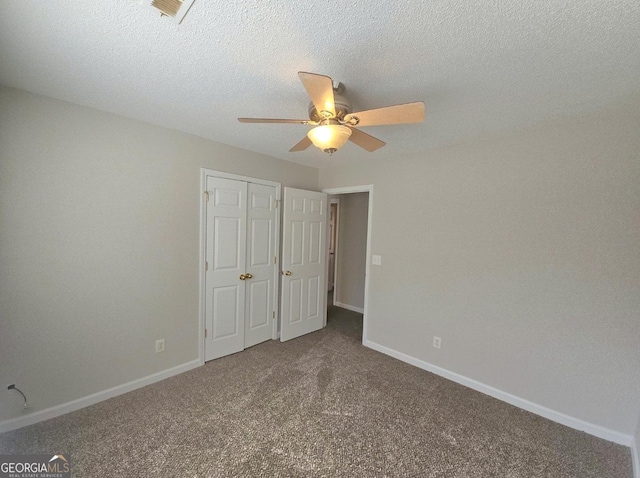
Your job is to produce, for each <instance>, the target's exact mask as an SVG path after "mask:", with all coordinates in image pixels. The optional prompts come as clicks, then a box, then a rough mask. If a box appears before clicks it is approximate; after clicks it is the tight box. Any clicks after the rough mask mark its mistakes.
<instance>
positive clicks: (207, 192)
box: [204, 191, 209, 202]
mask: <svg viewBox="0 0 640 478" xmlns="http://www.w3.org/2000/svg"><path fill="white" fill-rule="evenodd" d="M204 200H205V201H206V202H209V191H205V192H204Z"/></svg>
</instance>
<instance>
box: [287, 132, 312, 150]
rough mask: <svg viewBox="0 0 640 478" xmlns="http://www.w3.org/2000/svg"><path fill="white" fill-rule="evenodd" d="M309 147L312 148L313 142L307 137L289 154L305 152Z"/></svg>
mask: <svg viewBox="0 0 640 478" xmlns="http://www.w3.org/2000/svg"><path fill="white" fill-rule="evenodd" d="M309 146H311V140H310V139H309V138H308V137H307V136H305V137H304V138H302V140H300V142H299V143H298V144H296V145H295V146H294V147H293V148H291V149H290V150H289V152H290V153H295V152H296V151H304V150H305V149H307V148H308V147H309Z"/></svg>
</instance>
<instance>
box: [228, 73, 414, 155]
mask: <svg viewBox="0 0 640 478" xmlns="http://www.w3.org/2000/svg"><path fill="white" fill-rule="evenodd" d="M298 76H299V77H300V80H301V81H302V84H303V85H304V87H305V89H306V90H307V93H308V94H309V97H310V98H311V103H310V104H309V119H308V120H297V119H277V118H238V121H240V122H241V123H293V124H305V125H312V126H315V128H313V129H312V130H310V131H309V133H307V136H306V137H304V138H303V139H302V140H301V141H300V142H299V143H298V144H296V145H295V146H294V147H293V148H291V149H290V150H289V151H290V152H296V151H304V150H305V149H307V148H308V147H309V146H311V144H313V145H314V146H316V147H318V148H320V149H321V150H322V151H324V152H325V153H329V154H333V153H335V152H336V151H337V150H338V149H340V148H341V147H342V146H343V145H344V144H345V143H346V142H347V141H352V142H353V143H355V144H357V145H358V146H360V147H361V148H364V149H366V150H367V151H369V152H372V151H375V150H376V149H379V148H382V147H383V146H384V145H385V144H386V143H385V142H384V141H381V140H379V139H378V138H374V137H373V136H371V135H368V134H367V133H364V132H363V131H360V130H359V129H357V128H356V126H378V125H387V124H406V123H421V122H423V121H424V103H423V102H422V101H418V102H415V103H406V104H402V105H394V106H386V107H384V108H376V109H373V110H367V111H360V112H357V113H353V112H352V111H351V102H350V101H349V100H348V99H347V98H346V97H345V96H343V93H344V90H345V87H344V85H343V84H342V83H339V82H336V83H334V81H333V80H332V79H331V78H329V77H328V76H324V75H318V74H316V73H307V72H304V71H299V72H298Z"/></svg>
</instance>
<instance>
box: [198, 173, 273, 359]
mask: <svg viewBox="0 0 640 478" xmlns="http://www.w3.org/2000/svg"><path fill="white" fill-rule="evenodd" d="M210 176H213V177H216V178H223V179H234V180H236V181H245V182H248V183H254V184H262V185H264V186H273V187H275V188H276V201H277V205H276V208H277V211H276V225H275V229H276V234H275V236H276V237H275V241H276V243H275V251H276V263H275V264H274V266H275V267H274V268H273V309H274V311H275V317H273V318H272V319H271V320H272V322H271V339H272V340H276V339H277V338H278V321H279V317H280V308H279V307H280V236H281V231H280V215H281V213H280V198H281V194H282V184H281V183H277V182H275V181H269V180H267V179H260V178H253V177H250V176H241V175H239V174H232V173H226V172H224V171H217V170H215V169H208V168H200V257H199V260H198V268H199V311H198V361H199V362H200V365H204V363H205V355H204V346H205V337H204V329H205V320H206V318H205V299H206V290H205V270H204V266H205V258H206V252H207V227H206V224H207V201H206V199H205V192H206V190H207V177H210Z"/></svg>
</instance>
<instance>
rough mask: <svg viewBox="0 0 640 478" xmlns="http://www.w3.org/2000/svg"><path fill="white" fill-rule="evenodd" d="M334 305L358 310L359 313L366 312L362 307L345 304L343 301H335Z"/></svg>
mask: <svg viewBox="0 0 640 478" xmlns="http://www.w3.org/2000/svg"><path fill="white" fill-rule="evenodd" d="M333 305H335V306H336V307H342V308H343V309H347V310H350V311H352V312H357V313H358V314H364V309H363V308H361V307H356V306H355V305H349V304H343V303H342V302H336V301H335V300H334V301H333Z"/></svg>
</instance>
